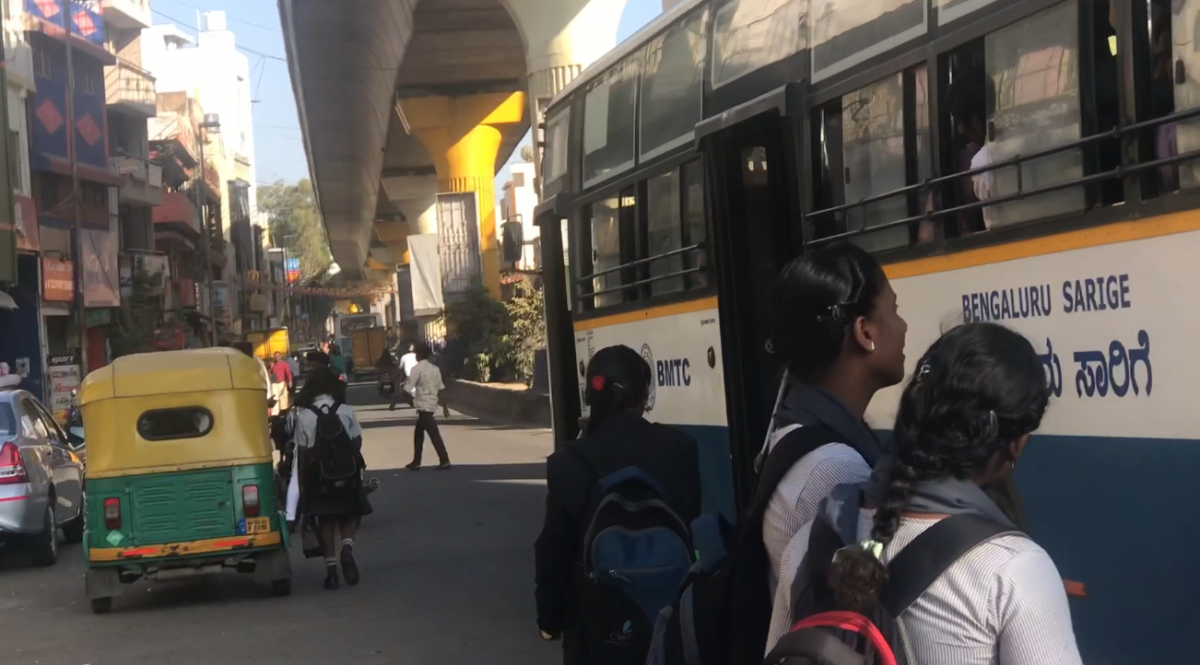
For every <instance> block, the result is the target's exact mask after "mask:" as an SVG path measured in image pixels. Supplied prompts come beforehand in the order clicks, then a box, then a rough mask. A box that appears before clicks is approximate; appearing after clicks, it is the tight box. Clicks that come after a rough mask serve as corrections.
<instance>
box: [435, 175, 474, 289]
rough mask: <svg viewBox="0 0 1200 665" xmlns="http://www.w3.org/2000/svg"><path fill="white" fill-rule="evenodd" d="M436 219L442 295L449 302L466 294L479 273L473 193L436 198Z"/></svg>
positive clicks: (439, 195) (440, 195)
mask: <svg viewBox="0 0 1200 665" xmlns="http://www.w3.org/2000/svg"><path fill="white" fill-rule="evenodd" d="M437 218H438V257H439V258H440V259H441V263H442V293H443V295H444V297H445V298H446V300H451V299H453V298H455V297H457V296H459V295H461V294H463V293H466V291H467V289H468V288H470V286H471V280H473V279H476V278H478V277H479V276H480V273H481V272H482V269H481V267H480V264H481V258H480V254H479V215H478V208H477V206H476V205H475V193H474V192H467V193H465V194H438V197H437Z"/></svg>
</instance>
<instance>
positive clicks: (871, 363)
mask: <svg viewBox="0 0 1200 665" xmlns="http://www.w3.org/2000/svg"><path fill="white" fill-rule="evenodd" d="M776 298H777V301H776V302H777V304H776V307H775V312H776V314H775V317H776V319H775V322H774V329H773V331H772V337H771V341H772V344H773V346H774V348H775V352H776V354H778V355H780V356H781V357H782V358H783V360H784V361H785V362H786V363H787V376H786V380H787V381H788V385H787V387H786V394H785V395H784V396H783V398H782V400H781V402H780V404H779V406H778V408H777V410H776V414H775V420H774V423H772V426H773V428H774V433H773V434H772V436H771V438H770V439H769V441H768V445H769V450H770V452H775V451H776V450H780V449H782V448H783V446H782V445H781V444H785V443H786V442H787V441H788V437H789V435H791V434H792V433H793V432H796V433H797V434H798V435H800V433H799V432H798V431H797V430H799V429H802V428H804V427H817V426H820V427H823V428H824V430H827V431H829V432H830V433H831V434H830V438H831V440H830V441H829V442H828V443H825V444H824V445H819V446H818V447H816V448H815V449H812V450H811V452H808V453H807V454H805V455H804V456H803V457H801V458H800V459H799V461H797V462H795V464H794V465H793V466H792V467H791V468H790V470H788V471H787V473H786V475H784V476H783V478H782V480H781V481H780V482H779V484H778V486H777V487H776V488H775V490H774V492H773V494H772V496H771V499H770V502H769V503H768V504H767V507H766V511H765V513H764V514H763V517H762V542H763V545H764V547H765V548H766V555H767V556H766V559H767V562H768V564H767V565H768V569H767V570H766V571H765V573H764V574H765V575H766V579H764V580H763V581H762V584H763V585H764V587H763V588H766V589H768V590H770V591H771V592H772V594H774V593H778V592H777V591H775V589H776V584H777V580H778V571H779V563H780V560H781V558H782V556H783V552H784V549H786V548H787V546H788V543H789V542H790V541H791V539H792V536H794V535H795V534H796V532H797V531H799V530H800V528H801V527H803V526H804V525H805V524H806V523H808V522H810V521H811V520H812V519H813V518H814V517H815V515H816V512H817V505H818V502H819V501H820V500H821V499H822V498H824V497H825V496H826V495H827V494H829V492H830V491H832V490H833V488H834V487H835V486H837V485H840V484H843V483H861V482H865V481H866V480H867V478H868V477H869V476H870V474H871V468H872V467H873V466H874V465H875V463H876V462H877V461H878V460H879V458H880V457H881V456H882V454H883V450H882V446H881V445H880V443H879V441H878V440H877V439H876V438H875V436H874V434H873V433H872V432H871V430H870V429H869V428H868V427H867V425H866V423H865V422H863V417H864V414H865V413H866V410H867V405H868V404H870V402H871V398H872V397H874V395H875V393H876V392H877V391H879V390H881V389H883V388H887V387H888V386H893V385H895V384H897V383H899V382H900V381H901V380H903V379H904V339H905V336H906V334H907V332H908V325H907V324H906V323H905V322H904V319H903V318H901V317H900V312H899V306H898V304H897V302H896V293H895V291H893V290H892V286H891V284H890V283H888V279H887V277H886V276H885V275H884V274H883V269H882V268H881V267H880V266H879V263H877V262H876V261H875V259H874V258H873V257H872V256H871V255H870V254H868V253H867V252H866V251H865V250H863V249H862V248H860V247H858V246H856V245H851V244H847V243H839V244H834V245H831V246H829V247H826V248H822V249H818V250H816V251H814V252H809V253H807V254H804V255H802V256H800V257H798V258H796V259H794V260H792V262H791V263H789V264H788V265H787V266H786V267H785V268H784V269H783V273H782V275H781V277H780V281H779V286H778V290H777V295H776ZM801 436H802V435H801ZM785 454H786V453H785ZM770 463H771V462H770V460H769V458H768V462H767V464H768V465H769V464H770ZM755 574H757V573H755ZM772 598H773V595H772ZM754 609H757V610H758V613H757V616H754V618H748V619H746V621H749V622H754V623H756V624H761V625H756V626H751V627H749V629H750V630H753V631H755V632H754V633H751V634H750V635H748V636H747V637H746V638H744V642H745V643H744V646H742V647H740V648H739V651H745V652H750V651H753V650H754V649H757V648H761V647H762V646H763V645H764V641H765V640H766V638H767V624H768V623H769V619H768V618H767V616H766V615H768V614H769V613H770V611H771V601H769V600H767V599H766V598H763V599H762V601H761V602H758V601H756V602H755V608H754ZM743 614H745V612H743ZM740 630H741V629H739V632H740ZM751 640H753V641H754V642H756V644H751V643H750V641H751ZM742 641H743V640H741V639H739V643H741V642H742ZM760 653H761V652H760Z"/></svg>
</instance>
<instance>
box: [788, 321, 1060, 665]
mask: <svg viewBox="0 0 1200 665" xmlns="http://www.w3.org/2000/svg"><path fill="white" fill-rule="evenodd" d="M1049 396H1050V392H1049V389H1048V388H1047V386H1046V380H1045V374H1044V372H1043V368H1042V364H1041V361H1040V360H1039V359H1038V357H1037V352H1036V351H1035V350H1034V348H1033V345H1032V344H1030V343H1029V341H1028V340H1027V339H1025V338H1024V337H1022V336H1021V335H1020V334H1018V333H1016V332H1013V331H1012V330H1009V329H1008V328H1005V327H1003V326H999V325H995V324H990V323H974V324H968V325H963V326H959V327H957V328H954V329H952V330H950V331H949V332H947V333H946V334H944V335H943V336H942V337H941V338H940V339H939V340H938V341H937V342H935V343H934V344H933V346H931V347H930V348H929V350H928V351H927V352H926V353H925V355H924V356H923V357H922V358H921V360H920V362H918V364H917V370H916V372H915V373H914V376H913V379H912V381H911V382H910V383H909V384H908V386H906V387H905V389H904V393H903V394H902V396H901V398H900V405H899V410H898V413H897V415H896V423H895V428H894V431H893V438H892V440H891V444H890V446H889V449H888V454H887V456H886V457H885V459H884V460H882V461H881V462H880V464H879V466H878V467H877V469H876V471H875V473H874V474H873V475H872V478H871V480H870V481H869V482H867V483H866V484H865V486H863V488H862V492H861V495H860V496H862V505H861V506H857V505H855V506H851V505H843V506H840V507H838V506H831V504H833V503H835V502H836V500H837V496H836V493H835V495H833V496H831V497H830V498H829V499H827V501H826V504H825V506H824V514H825V515H833V514H836V512H837V511H838V510H845V509H849V510H854V509H855V508H858V537H859V538H860V539H861V540H862V542H860V543H857V544H853V545H850V546H847V547H845V548H843V549H842V550H839V551H838V553H837V555H836V556H835V557H834V559H833V562H832V564H831V565H830V568H829V574H828V579H827V582H828V585H829V588H830V590H831V591H832V593H833V597H834V599H835V601H836V605H837V607H839V608H841V609H845V610H851V611H855V612H859V613H862V614H865V615H867V616H871V614H872V613H873V612H874V610H875V607H876V605H877V604H878V602H879V598H880V593H881V591H883V590H884V587H885V585H886V584H887V582H888V579H887V577H888V575H887V570H888V569H887V568H886V567H885V566H886V565H887V564H888V563H889V562H890V561H891V560H892V559H893V558H895V557H896V555H897V554H898V553H899V552H900V551H902V550H903V549H904V548H905V547H906V546H908V545H909V544H910V543H912V542H913V541H914V540H915V539H916V538H917V537H918V536H920V535H921V534H922V533H924V532H925V531H926V530H927V529H929V528H930V527H932V526H933V525H934V524H937V523H938V522H939V521H940V520H942V519H946V518H948V517H952V516H957V515H973V516H976V517H979V518H983V519H985V520H988V521H990V522H994V523H996V524H998V525H1000V526H1001V527H1008V529H1006V530H1005V531H1004V532H1003V533H1001V535H998V536H996V537H994V538H992V539H990V540H985V541H984V542H982V543H980V544H978V545H976V546H975V547H973V548H971V549H969V550H968V551H967V553H966V554H964V555H963V556H961V557H960V558H958V559H957V560H955V561H954V563H952V564H950V566H949V567H947V568H946V569H945V571H944V572H943V573H942V574H941V575H940V576H938V577H937V579H936V580H935V581H934V582H933V583H932V584H931V585H930V586H928V587H927V588H926V589H925V591H924V592H923V593H922V594H921V595H920V596H918V597H917V599H916V600H915V601H914V602H913V603H912V604H911V605H909V606H908V607H907V609H906V610H904V611H903V613H902V614H901V615H900V616H899V617H897V619H898V620H899V621H900V623H901V624H902V627H903V629H904V633H905V636H906V637H905V639H906V641H907V644H908V647H909V648H910V649H911V652H912V653H911V656H912V658H910V660H909V662H914V661H915V662H917V663H920V665H976V664H978V665H991V664H994V665H1079V664H1080V663H1081V660H1080V656H1079V651H1078V647H1077V646H1076V643H1075V635H1074V631H1073V629H1072V626H1071V615H1070V609H1069V607H1068V605H1067V595H1066V590H1065V589H1064V587H1063V584H1062V580H1061V578H1060V577H1059V574H1058V570H1057V569H1056V568H1055V566H1054V562H1053V561H1052V560H1051V559H1050V556H1049V555H1048V554H1047V553H1046V551H1045V550H1043V549H1042V548H1041V547H1039V546H1038V545H1037V544H1036V543H1034V542H1033V541H1032V540H1030V539H1029V538H1028V537H1027V536H1025V535H1023V534H1021V533H1019V532H1017V531H1016V526H1015V525H1014V524H1013V523H1012V521H1011V520H1010V519H1009V517H1007V516H1006V515H1005V513H1004V512H1003V511H1002V510H1001V509H1000V508H999V507H997V505H996V504H995V503H994V502H993V501H992V500H991V498H989V496H988V493H987V490H988V489H989V488H994V487H996V486H998V485H1000V484H1001V483H1003V482H1004V481H1005V480H1006V479H1007V478H1008V477H1009V475H1010V474H1011V473H1012V471H1013V467H1014V465H1015V464H1016V463H1017V460H1018V459H1019V458H1020V456H1021V452H1022V450H1024V448H1025V445H1026V444H1027V443H1028V441H1029V436H1030V434H1032V433H1033V432H1034V431H1035V430H1037V428H1038V426H1039V425H1040V424H1041V421H1042V416H1043V414H1044V413H1045V411H1046V406H1047V403H1048V401H1049ZM849 496H855V495H853V494H851V495H849ZM1009 529H1011V531H1009ZM808 532H809V529H803V530H802V531H801V532H799V533H797V534H796V537H795V538H794V539H793V541H792V544H791V545H789V548H788V551H787V553H786V555H785V562H784V564H783V565H784V566H791V575H794V574H795V572H796V566H798V565H799V563H800V561H801V559H803V556H804V550H805V549H806V546H807V543H808V536H809V533H808ZM791 582H792V581H791V580H790V579H789V580H787V583H788V585H789V587H790V586H791ZM799 593H800V592H799V591H797V595H799ZM784 610H785V611H786V604H785V608H784ZM779 611H780V605H779V604H778V603H777V604H776V612H777V613H778V612H779ZM784 619H785V623H784V625H785V626H786V625H787V624H786V621H789V620H790V617H785V618H784ZM773 632H774V631H773ZM774 637H778V635H774ZM772 643H773V642H772ZM893 646H895V645H893Z"/></svg>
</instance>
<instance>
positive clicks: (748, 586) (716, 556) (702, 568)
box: [646, 425, 842, 665]
mask: <svg viewBox="0 0 1200 665" xmlns="http://www.w3.org/2000/svg"><path fill="white" fill-rule="evenodd" d="M840 440H842V438H841V437H839V436H838V435H837V434H836V433H835V432H834V431H833V430H832V429H830V428H828V427H826V426H824V425H813V426H807V427H799V428H796V429H793V430H792V431H791V432H788V433H787V434H785V435H784V436H783V438H782V439H781V440H780V441H779V442H778V443H776V444H775V446H774V448H772V449H771V453H770V454H769V455H767V458H766V462H765V463H764V465H763V469H762V473H761V474H760V476H759V480H758V487H757V488H756V489H755V494H754V502H753V503H752V504H751V507H750V510H749V511H748V512H747V513H746V514H745V515H744V516H743V517H742V520H741V523H740V524H739V525H738V526H737V528H736V529H734V528H732V527H730V526H729V525H728V524H725V523H723V522H722V521H720V520H713V519H711V516H702V517H701V518H699V519H697V520H696V522H694V523H693V525H692V532H693V537H694V538H695V540H696V542H697V549H698V550H699V557H698V559H699V561H698V562H697V564H696V566H695V567H693V569H692V572H691V575H689V578H688V581H687V583H686V585H685V587H684V589H683V592H682V593H681V594H680V597H679V599H678V601H677V602H675V604H674V605H672V606H671V607H668V608H666V609H664V610H663V611H662V613H661V614H660V615H659V617H658V621H657V623H656V625H655V629H654V631H655V634H654V639H653V642H652V643H651V647H650V656H649V659H648V660H647V661H646V663H647V665H757V664H758V663H760V662H762V656H763V653H764V652H765V651H766V648H767V634H768V632H769V629H770V623H771V609H772V607H771V605H772V603H771V590H770V589H769V588H768V580H769V579H770V577H769V569H770V559H769V558H768V557H767V550H766V547H765V546H764V545H763V531H762V521H763V515H764V513H766V510H767V506H768V504H769V503H770V501H771V497H772V495H774V493H775V489H776V488H777V487H778V486H779V483H780V482H781V481H782V480H783V478H784V476H786V475H787V473H788V471H791V469H792V466H794V465H795V464H796V462H798V461H800V459H801V458H803V457H804V456H805V455H807V454H809V453H811V452H813V451H814V450H816V449H817V448H820V447H821V446H824V445H826V444H828V443H834V442H836V441H840Z"/></svg>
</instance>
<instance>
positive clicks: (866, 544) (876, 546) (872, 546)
mask: <svg viewBox="0 0 1200 665" xmlns="http://www.w3.org/2000/svg"><path fill="white" fill-rule="evenodd" d="M852 547H857V548H859V549H861V550H862V551H864V552H866V553H868V554H870V555H871V556H873V557H875V559H876V560H877V561H883V543H881V542H879V541H878V540H864V541H862V542H861V543H856V544H854V545H847V546H845V547H843V548H841V549H839V550H838V551H836V552H834V553H833V561H834V563H837V561H838V559H840V558H841V557H842V556H844V554H845V552H846V550H848V549H850V548H852Z"/></svg>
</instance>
